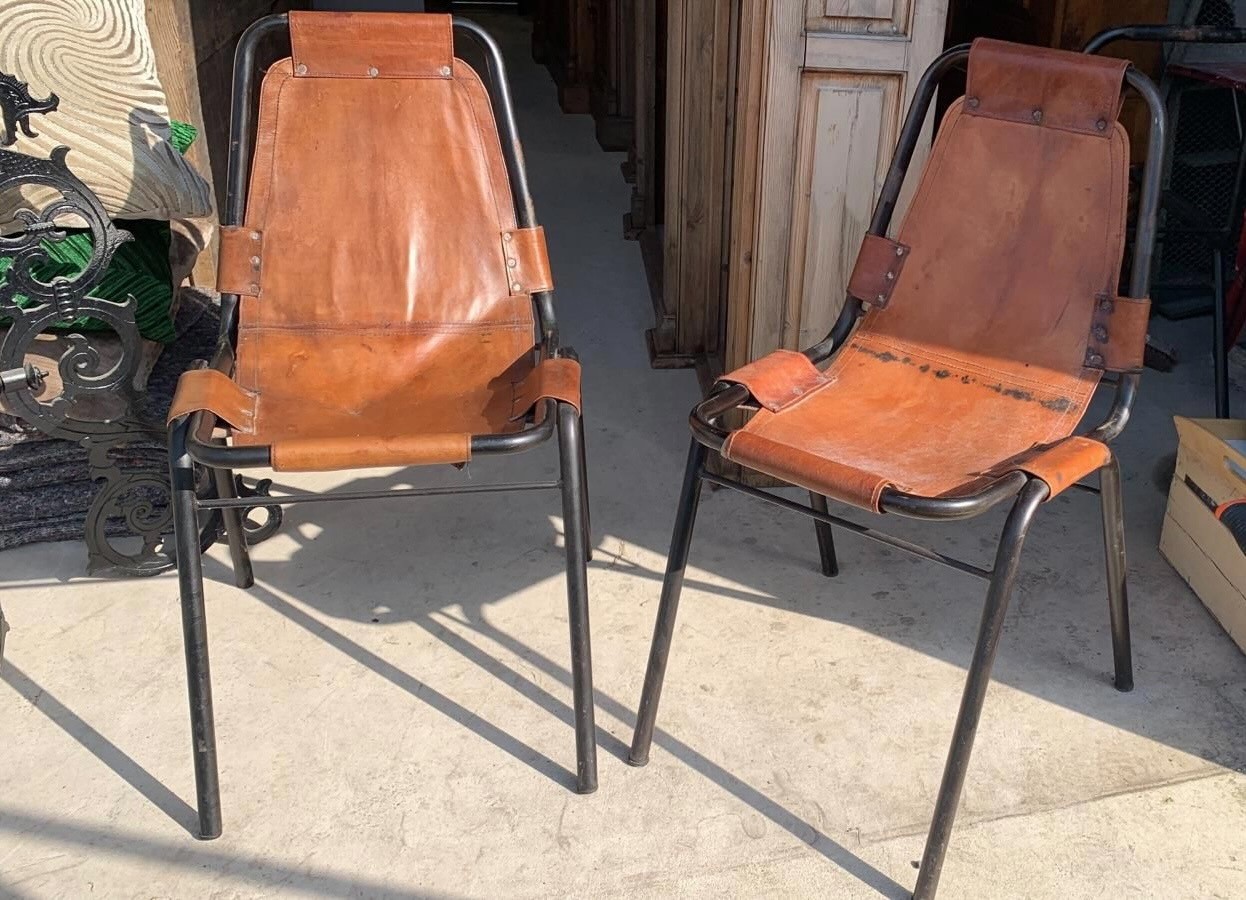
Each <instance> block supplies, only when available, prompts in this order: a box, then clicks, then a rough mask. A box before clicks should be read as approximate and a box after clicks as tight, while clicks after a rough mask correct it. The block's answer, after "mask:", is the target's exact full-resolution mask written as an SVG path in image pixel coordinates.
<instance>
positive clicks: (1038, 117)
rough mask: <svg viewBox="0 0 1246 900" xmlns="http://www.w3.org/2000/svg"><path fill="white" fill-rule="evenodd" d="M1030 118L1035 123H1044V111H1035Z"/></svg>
mask: <svg viewBox="0 0 1246 900" xmlns="http://www.w3.org/2000/svg"><path fill="white" fill-rule="evenodd" d="M1030 118H1031V119H1033V120H1034V121H1035V122H1041V121H1043V111H1042V110H1041V109H1036V110H1034V112H1032V113H1030Z"/></svg>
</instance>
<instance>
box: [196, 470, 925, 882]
mask: <svg viewBox="0 0 1246 900" xmlns="http://www.w3.org/2000/svg"><path fill="white" fill-rule="evenodd" d="M395 481H398V482H402V483H404V484H405V483H407V482H406V479H405V478H404V477H403V476H402V475H398V476H394V477H384V478H379V479H373V478H363V479H358V480H355V481H353V482H351V484H350V485H349V486H348V487H343V488H342V489H343V490H347V489H349V490H374V489H378V488H379V487H382V486H384V485H385V484H393V483H394V482H395ZM550 497H551V502H550V504H549V505H548V508H543V507H542V504H541V502H540V501H539V500H536V501H531V500H530V501H529V502H527V503H524V504H522V506H523V508H524V509H525V510H526V511H528V512H529V513H530V514H531V516H532V520H531V522H530V523H526V522H520V523H516V527H515V528H514V530H513V532H512V534H515V535H520V534H523V535H532V534H539V535H541V540H542V543H543V544H544V545H545V546H544V550H546V551H548V552H543V553H541V556H542V557H543V558H544V559H548V562H549V566H548V571H547V572H546V575H545V577H549V578H561V574H562V550H561V548H560V547H558V546H555V541H552V540H550V537H551V536H553V535H552V534H551V533H552V532H554V530H555V529H554V526H552V525H551V524H550V520H549V515H543V513H553V512H555V506H556V504H557V500H556V495H555V494H551V495H550ZM439 499H440V498H439ZM426 500H427V498H422V499H419V500H416V501H414V502H415V503H421V502H426ZM398 502H399V503H401V502H402V501H398ZM460 502H462V501H460ZM311 509H312V508H311V507H294V508H293V510H294V512H292V513H291V512H289V511H288V512H287V520H286V523H285V528H286V529H288V530H289V533H290V534H297V533H298V526H299V525H300V524H305V523H307V522H311V521H316V522H317V523H319V524H322V525H323V527H324V531H322V532H321V533H320V535H319V536H318V538H317V539H316V542H317V543H319V542H321V541H323V540H324V539H325V537H326V535H327V534H329V532H330V529H331V528H332V527H333V526H332V525H330V524H329V523H330V521H331V519H330V518H329V517H327V516H324V515H323V514H322V512H321V511H320V510H317V511H315V512H311ZM322 509H323V508H322ZM303 512H307V518H305V519H304V518H303V517H302V513H303ZM329 515H330V516H333V514H329ZM345 515H348V514H345ZM470 519H471V516H470V515H467V516H465V521H470ZM344 520H345V518H344V517H343V519H342V520H339V521H338V522H337V524H342V522H343V521H344ZM524 524H530V526H531V527H528V528H525V527H523V525H524ZM340 536H341V539H342V540H345V541H347V542H350V541H351V540H352V538H351V534H350V530H349V529H347V530H345V531H343V532H341V533H340ZM557 538H561V533H558V534H557ZM335 540H337V538H335ZM316 549H320V550H322V551H325V552H327V553H329V555H336V554H335V553H334V551H333V550H330V549H329V548H324V547H320V548H313V547H310V546H307V545H304V547H303V548H301V549H300V550H298V551H296V552H295V553H294V554H293V556H292V557H291V559H290V560H289V561H288V562H282V563H276V564H272V563H258V564H257V566H256V584H255V586H254V587H252V588H251V589H249V591H248V595H249V596H252V597H254V598H255V599H256V600H258V601H259V602H260V603H261V604H263V605H264V606H265V607H267V608H268V609H270V610H272V611H273V612H276V613H278V614H279V615H282V616H284V617H285V618H286V619H288V620H289V621H290V622H292V623H293V624H295V625H297V626H299V627H300V628H302V629H304V630H306V631H307V632H308V633H309V634H311V635H313V636H315V637H317V638H318V639H320V640H323V641H325V642H327V643H328V644H329V645H330V646H332V647H334V648H335V649H336V650H338V651H340V652H341V653H343V654H344V655H346V656H348V657H350V658H351V659H353V660H354V661H355V662H357V663H359V664H360V665H363V666H365V667H366V668H367V669H369V670H370V671H372V672H373V673H375V674H376V675H379V676H380V677H382V678H384V679H385V680H387V681H389V682H390V683H392V684H393V685H395V686H396V687H399V688H401V689H403V690H405V691H406V692H408V693H409V694H410V695H411V696H413V697H417V698H418V699H420V700H421V701H423V702H425V703H427V704H428V705H429V706H431V707H432V708H433V709H435V710H436V711H437V712H439V713H441V714H442V715H444V716H446V717H448V718H450V719H451V720H453V721H455V722H456V723H458V724H459V725H462V726H463V727H465V728H467V729H468V730H469V731H471V732H472V733H474V734H476V735H477V736H479V737H481V738H483V739H484V740H486V741H489V742H490V743H491V744H493V745H494V746H496V747H498V748H499V749H501V750H503V751H504V752H506V753H508V754H509V755H511V756H512V757H514V758H515V759H516V760H518V761H519V762H522V763H524V764H526V765H528V766H530V767H532V768H533V769H534V770H535V771H537V772H539V773H541V774H542V775H544V776H546V777H547V778H549V779H550V780H551V781H553V782H555V783H556V784H557V785H558V786H559V787H561V788H562V789H564V790H568V791H570V790H573V789H574V783H575V773H574V772H573V771H571V770H570V769H568V768H566V767H565V766H563V765H561V764H559V763H557V762H555V761H553V760H552V759H550V758H549V757H548V756H546V755H545V754H543V753H541V752H540V751H538V750H536V749H534V748H533V747H531V746H530V745H528V744H526V743H524V742H523V741H521V740H520V739H519V738H516V737H515V736H513V735H511V734H509V733H507V732H505V731H504V730H502V729H500V728H498V727H497V726H495V725H493V724H492V723H490V722H487V721H485V720H484V719H483V718H481V717H480V716H479V715H477V714H476V713H474V712H473V711H471V710H469V709H467V708H465V707H464V706H463V705H462V704H460V703H457V702H456V701H454V700H452V699H450V698H449V697H447V696H446V695H445V694H443V693H441V692H439V691H437V690H435V689H434V688H432V687H431V686H430V685H429V684H428V683H427V682H426V681H423V680H421V679H420V678H418V677H416V676H415V675H413V674H411V673H410V672H408V671H405V670H404V669H402V668H400V667H398V666H396V665H395V664H393V663H391V662H389V661H388V660H386V659H384V658H382V657H380V656H378V655H377V654H376V653H374V652H373V651H372V650H370V649H368V648H366V647H363V646H361V645H360V644H359V643H357V642H356V641H353V640H352V639H351V638H349V637H347V636H346V635H344V634H342V633H341V632H340V631H338V630H336V629H334V628H332V627H331V626H328V625H326V623H325V622H324V621H322V620H321V619H319V618H317V617H315V616H313V615H310V614H309V613H308V612H306V611H305V610H303V609H300V608H299V607H298V606H296V605H295V604H293V603H291V602H289V601H288V600H286V599H285V598H284V597H282V596H281V595H280V593H278V592H277V591H275V590H270V589H269V587H268V585H272V586H273V587H274V588H277V589H278V590H279V591H281V592H285V591H286V588H287V587H288V588H289V591H290V592H292V595H297V593H299V588H297V587H295V586H294V584H287V576H290V575H293V576H294V579H293V580H294V582H295V584H297V583H299V582H300V581H302V579H301V578H299V577H298V571H299V569H300V568H301V562H300V554H301V553H304V552H307V553H311V552H313V551H314V550H316ZM429 556H431V557H433V558H451V557H452V554H444V553H442V554H438V553H435V552H434V553H430V554H429ZM457 562H458V563H459V564H460V565H467V564H469V561H468V560H466V559H460V560H457ZM610 564H611V563H610V562H608V561H603V562H598V563H594V564H590V568H592V567H594V566H596V567H599V568H600V567H603V566H608V565H610ZM274 567H275V568H276V571H273V569H274ZM453 568H454V566H453V564H452V565H451V566H450V567H449V568H448V570H447V572H448V574H449V573H451V572H452V570H453ZM205 576H206V578H207V584H208V587H207V590H208V591H209V602H210V592H211V590H212V583H213V582H219V581H225V582H228V581H229V579H230V578H231V573H230V572H229V571H227V568H226V567H224V566H220V565H216V564H212V565H209V566H208V567H206V571H205ZM426 577H427V576H426ZM653 577H655V578H657V577H660V576H658V575H657V574H656V573H655V574H654V576H653ZM529 582H531V579H528V582H525V583H522V584H516V583H511V584H509V585H501V584H500V585H499V590H498V591H497V592H496V596H495V597H494V598H493V599H494V600H502V599H504V598H505V596H506V594H507V592H508V591H507V590H506V588H508V587H509V588H510V589H514V588H517V587H526V586H527V584H528V583H529ZM559 584H560V586H561V582H559ZM460 596H461V595H460ZM746 596H747V595H746ZM378 599H383V600H384V601H385V605H386V606H387V607H389V608H390V609H392V610H393V611H394V612H399V611H400V609H401V607H399V601H397V600H395V599H394V598H393V597H388V596H387V597H384V598H373V597H368V596H366V595H364V594H362V593H356V594H353V595H351V598H345V597H343V596H342V595H340V594H335V595H334V596H333V597H332V599H329V598H328V597H327V596H325V595H323V594H318V595H317V599H315V600H308V602H309V603H310V604H311V605H313V606H315V607H316V608H317V609H318V610H319V611H321V612H324V613H326V614H328V615H331V616H335V617H339V618H344V619H360V618H362V617H365V616H369V617H370V616H371V614H372V612H373V601H375V600H378ZM456 605H458V606H459V607H460V609H462V610H463V615H462V616H456V615H452V614H450V613H446V612H444V611H442V610H441V609H440V607H437V608H432V607H431V606H430V605H427V604H421V603H420V602H419V601H418V600H416V601H414V602H412V603H411V604H410V605H409V606H407V607H406V608H405V609H402V610H401V611H403V612H406V613H409V614H410V615H409V619H408V621H410V622H412V623H413V624H415V625H417V626H418V627H419V628H421V629H422V630H424V631H425V632H427V633H428V634H429V635H430V636H432V637H434V638H435V639H437V640H439V641H441V642H442V643H443V644H445V645H446V646H447V647H449V648H450V649H451V650H453V651H455V652H457V653H458V654H460V655H461V656H463V657H464V658H465V659H466V660H468V661H469V662H471V663H472V664H474V665H475V666H477V667H479V668H480V669H481V670H483V671H484V672H486V673H487V674H489V675H490V676H492V677H493V678H496V679H497V680H498V681H500V682H502V683H503V684H505V685H507V686H508V687H510V688H512V689H513V690H515V691H516V692H517V693H518V694H519V695H520V696H521V697H523V698H524V699H525V700H527V701H529V702H530V703H532V704H533V705H535V706H537V707H538V708H540V709H542V710H544V711H545V712H547V713H549V714H550V715H551V716H554V717H555V718H557V719H558V720H559V721H561V722H562V723H563V724H565V725H566V726H567V735H568V741H569V740H570V735H571V733H572V729H573V728H574V724H573V710H572V707H571V704H570V702H569V700H570V697H571V683H572V682H571V672H570V669H569V668H568V667H567V666H566V665H564V664H562V663H559V662H556V661H555V660H553V659H551V658H549V657H548V656H546V655H544V654H543V653H541V652H539V651H537V650H535V649H533V648H532V647H529V646H528V645H526V644H524V643H523V642H521V641H519V640H517V639H516V638H514V637H513V636H512V635H510V634H508V633H507V632H505V631H503V630H501V629H499V628H497V627H494V626H493V625H492V624H491V623H490V622H489V621H488V619H487V617H486V616H485V615H484V610H485V608H486V607H487V606H488V603H487V602H485V603H482V602H469V601H466V600H460V602H459V603H458V604H456ZM365 620H366V619H365ZM550 624H551V627H558V628H559V629H560V630H561V629H562V628H563V627H564V626H563V625H560V624H558V623H557V622H556V621H555V620H553V619H551V622H550ZM460 629H466V630H467V631H469V632H472V633H474V634H476V635H478V636H479V637H482V638H486V639H488V640H491V641H493V642H495V643H496V644H498V645H499V646H500V647H502V648H504V649H505V650H506V651H507V652H509V653H512V654H514V655H515V656H517V657H519V658H521V659H523V660H524V661H525V662H527V663H529V664H531V665H532V666H534V667H535V668H536V669H537V670H538V671H540V672H541V673H542V674H544V675H546V676H548V677H550V678H551V679H553V680H554V681H556V682H557V683H558V684H560V685H561V686H563V687H564V688H565V689H566V698H565V699H564V698H562V697H558V696H555V695H554V694H552V693H550V692H549V691H547V690H546V689H545V688H543V687H541V686H540V685H538V684H536V683H535V682H534V681H533V680H532V679H531V678H529V677H527V676H525V675H524V674H523V673H521V672H519V671H518V670H516V669H515V668H514V667H512V666H511V665H508V664H507V663H506V662H504V661H502V660H501V659H499V658H497V657H496V656H494V655H492V654H490V653H489V652H487V651H485V650H483V649H481V648H480V647H478V646H477V645H476V644H474V643H472V642H471V641H469V640H467V639H466V638H465V637H464V636H463V634H462V633H460ZM595 700H596V707H597V710H598V711H599V712H604V713H605V714H607V715H609V716H611V717H612V718H614V719H616V720H618V721H619V722H621V723H623V724H624V725H625V726H626V727H627V728H628V729H630V728H631V727H632V726H633V725H634V724H635V712H634V710H633V709H632V708H631V707H630V706H629V705H628V704H626V703H624V702H622V701H620V700H618V699H616V698H614V697H612V696H610V695H609V694H608V693H606V692H605V691H604V690H602V687H601V685H600V683H599V684H598V685H597V686H596V690H595ZM596 738H597V744H598V747H599V749H600V750H601V751H602V752H604V753H608V754H610V755H611V756H614V757H616V758H617V759H618V760H620V761H626V759H627V752H628V746H627V744H625V743H624V742H623V741H621V740H620V739H619V738H617V737H616V736H615V735H613V734H611V733H610V732H609V731H608V730H606V729H605V728H604V727H602V726H601V725H600V724H598V726H597V729H596ZM654 740H655V743H657V745H658V746H659V747H661V748H662V749H664V750H666V751H667V752H668V753H670V754H671V755H672V756H674V757H675V758H677V759H679V760H680V761H681V762H683V763H684V764H685V765H687V766H689V767H690V768H691V769H693V770H694V771H696V772H698V773H700V774H701V775H703V776H704V777H706V778H708V779H709V780H710V781H712V782H713V783H715V784H716V785H718V786H719V787H721V788H722V789H724V790H725V791H727V792H728V793H729V794H731V795H733V796H734V797H736V798H737V799H738V800H740V801H741V802H743V803H745V804H747V805H748V806H750V807H751V808H753V809H754V810H756V811H757V812H758V813H759V814H761V815H762V816H764V817H765V818H767V819H769V820H770V821H771V822H773V823H774V824H775V825H777V826H778V827H780V828H782V829H783V830H785V831H787V832H789V833H790V834H792V835H793V836H795V837H796V838H798V839H799V840H801V841H803V842H804V843H805V844H807V845H808V846H809V847H811V848H812V849H814V850H815V851H817V852H818V853H820V854H821V855H822V856H824V857H825V858H826V859H827V860H829V861H830V862H832V863H834V864H835V865H836V866H838V867H840V868H841V869H843V870H844V871H845V872H848V873H849V874H851V875H852V876H854V877H855V878H857V879H859V880H860V881H861V882H863V883H864V884H866V885H868V886H869V887H871V888H872V889H874V890H876V891H878V892H879V894H880V895H882V896H886V897H907V896H909V893H910V892H909V890H908V889H906V888H904V887H903V886H901V885H900V884H898V883H897V882H896V881H894V880H893V879H891V878H890V877H889V876H887V875H886V874H884V873H883V872H881V871H879V870H878V869H877V868H875V867H874V866H872V865H870V864H869V863H867V862H865V861H864V860H862V859H861V858H859V857H857V856H856V855H855V854H853V853H852V852H850V851H849V850H848V849H847V848H845V847H844V846H843V845H841V844H839V843H837V842H836V841H834V840H832V839H831V838H830V837H828V836H827V835H826V834H824V833H823V832H822V831H821V830H819V829H818V828H817V827H816V826H814V825H812V824H811V823H809V822H808V821H806V820H804V819H802V818H801V817H800V816H798V815H796V814H795V813H793V812H792V811H790V810H788V809H787V808H785V807H784V806H783V805H782V804H780V803H778V802H776V801H775V800H773V799H772V798H771V797H769V796H767V795H766V794H765V793H764V792H762V791H760V790H758V789H757V788H755V787H753V786H752V785H750V784H748V783H747V782H745V781H743V780H742V779H740V778H739V777H737V776H735V775H734V774H732V773H731V772H729V771H727V770H726V769H724V768H723V767H722V766H720V765H718V764H717V763H715V762H713V761H712V760H710V759H709V758H707V757H706V756H705V755H704V754H702V753H700V752H699V751H697V750H696V749H695V748H694V747H692V746H690V745H688V744H686V743H684V742H683V741H680V740H678V739H677V738H675V737H674V736H672V735H670V734H669V733H667V732H665V731H662V730H661V729H658V730H657V732H656V733H655V738H654ZM568 746H569V745H568Z"/></svg>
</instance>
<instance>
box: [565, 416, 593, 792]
mask: <svg viewBox="0 0 1246 900" xmlns="http://www.w3.org/2000/svg"><path fill="white" fill-rule="evenodd" d="M558 441H559V458H560V463H561V470H562V515H563V532H564V535H565V543H566V545H567V609H568V617H567V618H568V621H569V622H570V626H571V684H572V693H573V695H574V700H575V703H574V706H575V750H576V773H575V790H576V793H579V794H591V793H592V792H593V791H595V790H597V734H596V724H595V722H594V711H593V656H592V645H591V643H590V638H589V624H588V523H587V516H586V513H587V510H588V497H587V490H586V485H585V477H584V476H585V467H584V452H583V446H584V432H583V426H582V422H581V420H580V415H579V413H578V412H576V410H575V407H573V406H570V405H569V404H564V403H560V404H558Z"/></svg>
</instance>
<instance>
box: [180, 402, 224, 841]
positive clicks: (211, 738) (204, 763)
mask: <svg viewBox="0 0 1246 900" xmlns="http://www.w3.org/2000/svg"><path fill="white" fill-rule="evenodd" d="M186 433H187V423H186V420H184V419H183V420H182V421H181V422H178V423H176V424H175V425H174V427H173V429H172V430H171V431H170V434H169V458H170V476H171V481H172V503H173V527H174V538H175V540H176V543H177V580H178V589H179V593H180V595H181V607H182V638H183V642H184V645H185V654H186V682H187V693H188V696H189V700H190V724H191V753H192V757H193V759H194V766H195V795H196V799H197V806H198V811H199V834H198V836H199V837H200V838H201V839H203V840H212V839H213V838H218V837H220V836H221V791H220V779H219V776H218V770H217V759H216V724H215V720H214V717H213V710H212V676H211V672H210V670H209V667H208V627H207V620H206V616H205V610H204V602H203V557H202V556H201V555H200V553H199V520H198V519H199V517H198V509H197V507H198V504H197V503H196V500H195V472H194V465H193V463H192V462H191V459H190V456H189V455H188V454H187V453H186Z"/></svg>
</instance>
